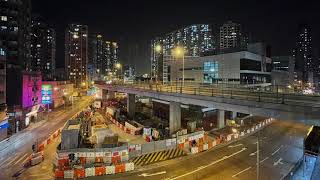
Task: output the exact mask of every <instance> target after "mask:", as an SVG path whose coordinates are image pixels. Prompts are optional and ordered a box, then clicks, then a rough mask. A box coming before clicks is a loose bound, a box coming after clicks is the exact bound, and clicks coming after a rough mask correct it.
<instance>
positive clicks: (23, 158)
mask: <svg viewBox="0 0 320 180" xmlns="http://www.w3.org/2000/svg"><path fill="white" fill-rule="evenodd" d="M27 156H28V153H26V154H24V155H23V156H22V157H21V158H19V159H18V160H17V161H16V162H15V163H14V164H13V165H16V164H17V163H18V162H20V161H21V160H25V158H26V157H27Z"/></svg>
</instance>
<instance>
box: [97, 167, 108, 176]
mask: <svg viewBox="0 0 320 180" xmlns="http://www.w3.org/2000/svg"><path fill="white" fill-rule="evenodd" d="M105 174H106V168H105V167H104V166H101V167H96V168H95V175H96V176H102V175H105Z"/></svg>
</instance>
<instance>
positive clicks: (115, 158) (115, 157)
mask: <svg viewBox="0 0 320 180" xmlns="http://www.w3.org/2000/svg"><path fill="white" fill-rule="evenodd" d="M120 161H121V157H120V156H112V157H111V162H112V163H113V164H118V163H119V162H120Z"/></svg>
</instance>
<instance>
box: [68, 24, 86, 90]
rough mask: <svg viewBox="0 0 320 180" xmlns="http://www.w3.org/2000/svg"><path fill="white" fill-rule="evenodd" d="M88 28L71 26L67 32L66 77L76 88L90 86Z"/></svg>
mask: <svg viewBox="0 0 320 180" xmlns="http://www.w3.org/2000/svg"><path fill="white" fill-rule="evenodd" d="M87 64H88V26H86V25H80V24H70V25H69V26H68V27H67V29H66V32H65V68H66V69H65V70H66V77H67V80H69V81H70V82H71V83H73V84H74V85H75V87H76V88H81V87H86V86H87V85H88V77H87Z"/></svg>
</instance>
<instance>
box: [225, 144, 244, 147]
mask: <svg viewBox="0 0 320 180" xmlns="http://www.w3.org/2000/svg"><path fill="white" fill-rule="evenodd" d="M238 146H243V144H236V145H233V146H232V145H230V146H228V147H229V148H234V147H238Z"/></svg>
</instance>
